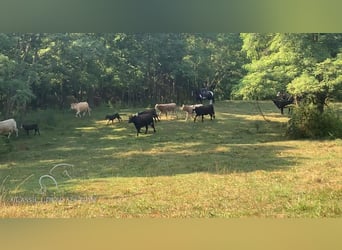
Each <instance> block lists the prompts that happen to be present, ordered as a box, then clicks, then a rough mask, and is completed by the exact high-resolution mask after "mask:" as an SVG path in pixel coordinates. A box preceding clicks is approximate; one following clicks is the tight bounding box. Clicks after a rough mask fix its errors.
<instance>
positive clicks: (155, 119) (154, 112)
mask: <svg viewBox="0 0 342 250" xmlns="http://www.w3.org/2000/svg"><path fill="white" fill-rule="evenodd" d="M143 114H152V116H153V119H154V121H155V122H157V121H160V119H159V116H158V114H157V111H156V109H147V110H144V111H141V112H139V113H138V114H137V115H143Z"/></svg>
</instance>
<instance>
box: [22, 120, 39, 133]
mask: <svg viewBox="0 0 342 250" xmlns="http://www.w3.org/2000/svg"><path fill="white" fill-rule="evenodd" d="M21 127H22V128H23V129H24V130H25V131H26V133H27V135H29V133H30V130H34V135H36V134H37V133H38V135H40V131H39V127H38V124H36V123H34V124H22V125H21Z"/></svg>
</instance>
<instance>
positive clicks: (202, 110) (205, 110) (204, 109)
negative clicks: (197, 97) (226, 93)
mask: <svg viewBox="0 0 342 250" xmlns="http://www.w3.org/2000/svg"><path fill="white" fill-rule="evenodd" d="M194 112H195V114H196V116H195V118H194V122H196V118H197V116H202V122H203V117H204V116H205V115H210V120H212V119H213V117H214V119H215V111H214V106H213V105H212V104H209V105H204V106H200V107H195V109H194Z"/></svg>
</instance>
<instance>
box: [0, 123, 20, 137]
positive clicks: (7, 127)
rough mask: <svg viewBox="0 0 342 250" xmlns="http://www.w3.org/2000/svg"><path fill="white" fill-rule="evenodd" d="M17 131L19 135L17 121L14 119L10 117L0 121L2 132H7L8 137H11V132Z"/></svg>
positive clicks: (0, 132)
mask: <svg viewBox="0 0 342 250" xmlns="http://www.w3.org/2000/svg"><path fill="white" fill-rule="evenodd" d="M13 132H15V133H16V135H17V136H18V128H17V122H16V121H15V120H14V119H12V118H11V119H8V120H4V121H1V122H0V134H5V133H6V134H7V133H8V136H7V138H10V137H11V134H12V133H13Z"/></svg>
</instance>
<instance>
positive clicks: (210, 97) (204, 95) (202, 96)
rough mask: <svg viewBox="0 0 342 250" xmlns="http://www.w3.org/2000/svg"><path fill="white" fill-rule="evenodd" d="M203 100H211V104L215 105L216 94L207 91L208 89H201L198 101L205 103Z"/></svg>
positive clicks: (197, 97)
mask: <svg viewBox="0 0 342 250" xmlns="http://www.w3.org/2000/svg"><path fill="white" fill-rule="evenodd" d="M203 100H209V103H210V104H213V103H214V102H215V99H214V92H212V91H210V90H207V89H206V88H203V89H200V91H199V92H198V93H197V95H196V101H197V102H200V103H203Z"/></svg>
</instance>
